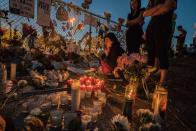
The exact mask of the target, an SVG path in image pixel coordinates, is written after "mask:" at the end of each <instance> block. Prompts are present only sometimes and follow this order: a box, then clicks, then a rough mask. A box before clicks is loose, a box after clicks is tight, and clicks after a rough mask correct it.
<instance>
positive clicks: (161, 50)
mask: <svg viewBox="0 0 196 131" xmlns="http://www.w3.org/2000/svg"><path fill="white" fill-rule="evenodd" d="M157 38H158V39H157V44H158V45H159V46H158V49H157V51H158V52H157V53H158V59H159V67H160V83H163V84H164V83H166V81H167V76H168V67H169V40H170V39H169V38H170V37H169V35H167V34H166V33H165V34H162V33H161V34H160V35H159V37H157Z"/></svg>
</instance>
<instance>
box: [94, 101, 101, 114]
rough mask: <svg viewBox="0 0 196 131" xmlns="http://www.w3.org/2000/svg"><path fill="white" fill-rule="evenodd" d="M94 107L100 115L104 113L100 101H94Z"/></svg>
mask: <svg viewBox="0 0 196 131" xmlns="http://www.w3.org/2000/svg"><path fill="white" fill-rule="evenodd" d="M93 106H94V108H95V109H96V110H97V111H98V113H99V114H101V113H102V102H101V101H100V100H95V101H93Z"/></svg>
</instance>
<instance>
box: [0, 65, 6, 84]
mask: <svg viewBox="0 0 196 131" xmlns="http://www.w3.org/2000/svg"><path fill="white" fill-rule="evenodd" d="M1 70H2V83H3V84H5V83H6V81H7V69H6V65H5V64H2V65H1Z"/></svg>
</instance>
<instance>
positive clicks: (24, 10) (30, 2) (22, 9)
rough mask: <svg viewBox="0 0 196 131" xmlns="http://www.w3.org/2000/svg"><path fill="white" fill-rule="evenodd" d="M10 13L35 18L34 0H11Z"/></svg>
mask: <svg viewBox="0 0 196 131" xmlns="http://www.w3.org/2000/svg"><path fill="white" fill-rule="evenodd" d="M9 3H10V4H9V10H10V13H13V14H17V15H20V16H25V17H28V18H34V5H35V3H34V0H10V1H9Z"/></svg>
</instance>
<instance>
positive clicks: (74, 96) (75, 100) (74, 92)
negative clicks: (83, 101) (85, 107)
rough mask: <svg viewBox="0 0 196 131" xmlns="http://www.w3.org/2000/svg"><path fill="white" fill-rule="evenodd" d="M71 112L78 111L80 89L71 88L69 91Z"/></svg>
mask: <svg viewBox="0 0 196 131" xmlns="http://www.w3.org/2000/svg"><path fill="white" fill-rule="evenodd" d="M71 104H72V111H78V110H79V108H80V88H79V87H72V89H71Z"/></svg>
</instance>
